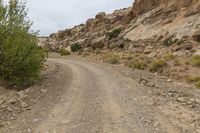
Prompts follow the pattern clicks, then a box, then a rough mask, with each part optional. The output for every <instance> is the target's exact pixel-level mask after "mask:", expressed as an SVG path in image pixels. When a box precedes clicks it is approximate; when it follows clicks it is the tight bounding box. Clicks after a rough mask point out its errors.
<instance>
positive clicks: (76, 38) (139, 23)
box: [43, 0, 200, 82]
mask: <svg viewBox="0 0 200 133" xmlns="http://www.w3.org/2000/svg"><path fill="white" fill-rule="evenodd" d="M199 20H200V1H198V0H160V1H156V0H136V1H135V2H134V3H133V5H132V6H131V7H129V8H124V9H120V10H116V11H114V12H113V13H112V14H106V13H104V12H100V13H98V14H97V15H96V16H95V18H91V19H88V20H87V21H86V23H85V24H81V25H78V26H74V28H72V29H66V30H63V31H59V32H57V33H53V34H51V35H50V37H49V38H48V39H46V40H45V41H44V43H43V44H45V45H46V47H48V48H49V49H50V50H51V51H59V50H60V49H62V48H65V49H67V50H70V46H71V45H73V44H79V45H81V47H82V50H81V51H80V52H79V54H82V55H83V56H90V57H92V58H95V59H98V60H104V61H105V60H107V59H105V58H108V57H105V56H106V55H107V56H110V55H111V54H112V55H111V56H113V55H114V56H117V57H115V58H119V61H118V62H119V63H120V64H124V65H125V66H130V67H133V68H137V69H138V68H139V69H147V70H150V71H153V72H159V73H162V74H163V75H165V76H169V77H172V78H175V79H179V80H184V81H186V80H188V77H189V79H190V78H191V77H192V78H194V77H198V75H199V74H200V72H199V68H198V67H199V66H200V65H199V64H200V63H199V62H200V57H199V54H200V45H199V42H200V21H199ZM96 51H98V52H96ZM96 53H98V54H96ZM99 53H102V54H99ZM111 58H113V57H111ZM133 58H134V59H133ZM134 62H136V63H134ZM157 63H162V65H161V66H162V67H163V66H165V67H163V68H165V69H160V68H159V70H157V68H156V70H152V66H153V65H155V64H157ZM166 66H167V67H166ZM189 82H190V81H189Z"/></svg>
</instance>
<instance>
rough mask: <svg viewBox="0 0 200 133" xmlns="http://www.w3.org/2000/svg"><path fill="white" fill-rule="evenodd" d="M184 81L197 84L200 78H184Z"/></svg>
mask: <svg viewBox="0 0 200 133" xmlns="http://www.w3.org/2000/svg"><path fill="white" fill-rule="evenodd" d="M186 80H187V82H189V83H193V82H198V81H200V77H199V76H191V75H190V76H186Z"/></svg>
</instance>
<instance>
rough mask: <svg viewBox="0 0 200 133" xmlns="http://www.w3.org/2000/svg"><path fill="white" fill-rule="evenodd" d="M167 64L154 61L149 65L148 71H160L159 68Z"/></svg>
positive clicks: (161, 61)
mask: <svg viewBox="0 0 200 133" xmlns="http://www.w3.org/2000/svg"><path fill="white" fill-rule="evenodd" d="M166 65H167V64H166V62H165V61H163V60H154V61H153V62H152V63H151V64H150V71H151V72H157V71H158V70H160V69H161V68H163V67H165V66H166Z"/></svg>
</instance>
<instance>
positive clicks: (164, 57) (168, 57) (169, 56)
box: [163, 53, 175, 61]
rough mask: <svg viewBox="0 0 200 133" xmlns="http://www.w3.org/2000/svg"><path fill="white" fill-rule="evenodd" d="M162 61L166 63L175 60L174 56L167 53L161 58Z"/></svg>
mask: <svg viewBox="0 0 200 133" xmlns="http://www.w3.org/2000/svg"><path fill="white" fill-rule="evenodd" d="M163 59H165V60H166V61H170V60H173V59H175V56H174V55H173V54H171V53H168V54H165V55H164V56H163Z"/></svg>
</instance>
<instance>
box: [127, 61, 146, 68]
mask: <svg viewBox="0 0 200 133" xmlns="http://www.w3.org/2000/svg"><path fill="white" fill-rule="evenodd" d="M129 67H131V68H135V69H140V70H144V69H145V68H146V64H145V63H144V62H142V61H138V60H135V61H132V62H130V63H129Z"/></svg>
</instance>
